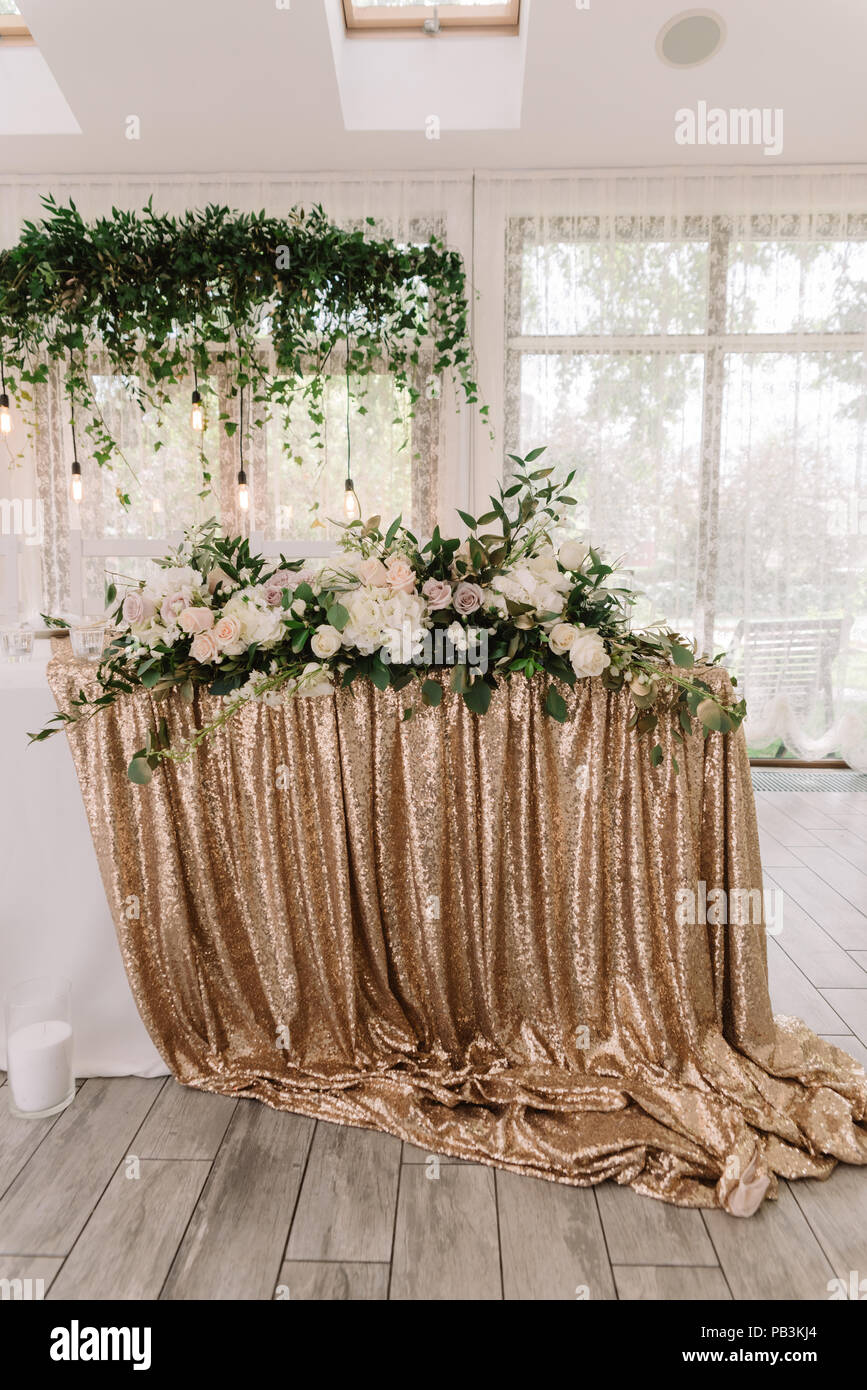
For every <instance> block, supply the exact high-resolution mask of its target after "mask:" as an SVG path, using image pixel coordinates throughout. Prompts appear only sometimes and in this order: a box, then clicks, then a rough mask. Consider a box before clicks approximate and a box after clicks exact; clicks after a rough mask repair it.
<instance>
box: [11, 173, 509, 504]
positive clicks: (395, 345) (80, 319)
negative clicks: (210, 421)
mask: <svg viewBox="0 0 867 1390" xmlns="http://www.w3.org/2000/svg"><path fill="white" fill-rule="evenodd" d="M43 205H44V207H45V216H44V217H43V218H42V219H41V220H39V221H36V222H26V223H25V224H24V228H23V231H22V234H21V237H20V240H19V241H18V243H17V244H16V245H15V246H13V247H11V248H9V249H7V250H0V356H2V359H3V361H4V364H5V371H6V380H7V389H8V390H9V391H10V392H11V394H13V395H14V396H15V397H16V398H17V400H18V401H19V404H20V403H21V402H24V407H25V412H26V409H27V408H28V406H29V405H30V404H32V392H31V389H30V388H31V387H33V386H35V385H39V384H41V383H44V382H45V381H47V379H48V373H49V370H50V365H51V363H52V362H53V361H56V362H62V363H63V364H64V383H65V390H66V392H67V394H68V395H69V397H70V401H71V403H73V404H74V405H75V406H77V407H80V408H81V413H82V415H83V416H84V417H85V419H86V424H85V426H84V428H85V430H86V431H87V433H88V434H89V435H90V437H91V449H92V454H93V457H94V459H95V460H96V462H97V463H99V464H100V465H101V466H103V467H105V466H111V465H113V463H114V461H115V460H116V459H117V458H118V457H119V456H120V457H122V455H121V451H120V448H119V445H118V442H117V441H116V439H115V438H114V436H113V435H112V432H111V430H110V428H109V426H108V423H107V422H106V420H105V418H104V416H103V414H102V412H101V410H100V406H99V402H98V400H97V399H96V396H95V393H94V389H93V384H92V381H91V378H90V374H89V372H88V370H87V358H88V354H89V353H90V352H93V351H98V352H100V353H101V354H102V355H103V358H104V360H105V361H106V363H107V368H108V370H109V371H110V372H111V373H112V374H113V375H114V376H115V377H117V378H118V379H120V380H121V381H122V382H123V384H124V387H125V389H126V390H127V392H128V393H129V395H130V397H132V398H133V399H134V400H135V401H136V402H137V403H138V405H139V407H140V408H141V410H142V411H154V412H155V414H156V419H157V421H158V422H159V421H160V420H161V419H162V416H163V412H164V410H165V408H166V406H167V405H168V404H169V402H170V401H171V400H172V398H173V397H172V392H173V388H176V387H178V386H179V385H180V384H181V383H182V382H185V381H188V380H189V377H190V376H191V375H192V374H193V373H194V372H195V373H196V374H197V376H198V380H199V386H200V389H201V390H202V391H203V393H204V392H206V391H210V392H211V393H213V386H212V385H211V382H210V380H209V378H211V377H212V376H213V375H214V373H215V369H216V368H223V369H225V370H226V375H227V379H228V381H229V394H230V396H236V395H237V393H238V392H239V391H240V390H241V388H242V387H243V388H245V390H248V391H249V398H250V400H251V402H252V406H253V409H252V410H251V412H250V415H251V426H261V425H263V424H264V423H265V422H266V421H267V420H268V419H270V418H272V416H273V415H274V413H275V412H278V413H279V415H280V417H281V418H282V420H283V422H284V424H286V425H288V419H289V412H290V409H291V408H292V406H293V405H294V404H295V403H296V402H297V401H298V400H299V399H302V400H303V402H304V404H305V406H306V409H307V411H308V413H309V416H310V419H311V421H312V423H313V426H314V432H315V435H314V437H315V442H316V443H317V444H318V445H319V446H320V447H321V445H322V434H321V427H322V425H323V423H324V399H323V397H324V392H325V388H326V386H327V383H328V381H329V380H330V378H331V375H332V373H331V370H330V367H331V365H332V364H334V368H335V371H334V374H335V375H340V376H341V377H345V378H346V379H347V381H348V380H349V379H350V378H351V379H352V382H353V386H352V388H351V390H352V395H353V397H354V398H355V399H356V400H358V401H361V402H363V397H364V394H365V378H366V377H368V376H370V375H371V374H372V373H375V372H381V371H382V370H383V365H384V364H386V365H387V368H388V370H389V371H390V372H391V374H392V376H393V379H394V381H395V384H396V386H397V387H398V389H400V390H402V391H404V392H406V394H407V397H408V399H409V401H410V408H411V410H412V408H413V407H414V406H415V404H416V402H417V401H418V399H419V396H420V395H421V389H420V385H419V372H420V370H421V363H422V361H423V357H424V361H425V364H426V365H427V368H428V370H429V372H430V374H431V375H432V377H433V381H434V383H438V381H439V379H440V378H441V377H442V376H443V375H450V376H451V378H452V379H453V381H454V382H455V384H456V386H457V388H458V393H459V395H460V396H462V397H463V398H464V399H465V400H466V401H467V402H471V403H475V402H477V400H478V390H477V387H476V384H475V381H474V379H473V361H472V350H471V346H470V341H469V333H468V306H467V295H466V276H465V272H464V266H463V262H462V259H461V257H460V255H459V254H458V253H457V252H456V251H452V250H449V249H448V248H447V247H446V246H445V245H444V243H443V242H442V241H441V240H440V239H439V238H437V237H435V236H432V237H431V238H430V240H429V241H428V242H426V243H425V244H424V245H421V246H416V245H401V244H398V243H397V242H395V241H393V240H383V239H380V238H376V237H374V236H373V234H372V233H371V230H370V229H371V227H373V226H374V225H375V224H374V219H373V218H368V219H367V221H366V224H365V226H364V227H362V228H355V229H352V230H346V229H343V228H341V227H338V226H335V225H334V224H333V223H332V222H330V221H329V219H328V217H327V216H326V214H325V212H324V210H323V209H322V207H320V206H315V207H313V208H311V209H309V210H307V211H305V210H303V209H301V208H294V209H293V210H292V211H291V212H290V213H289V215H288V216H287V217H285V218H278V217H268V216H266V215H265V213H264V212H258V213H242V212H237V211H233V210H231V209H230V208H228V207H221V206H218V205H216V204H211V205H209V206H208V207H206V208H204V209H202V210H196V211H189V212H185V213H184V214H183V215H182V216H180V217H172V216H170V215H167V214H162V213H157V212H154V210H153V207H152V205H151V202H148V204H147V205H146V207H145V208H144V209H143V210H142V211H141V212H132V211H124V210H120V209H117V208H113V209H112V212H111V216H110V217H100V218H97V219H95V220H93V221H86V220H85V219H84V218H83V217H82V215H81V213H80V212H79V211H78V209H77V207H76V206H75V204H74V203H73V202H72V201H70V202H69V203H68V204H59V203H57V202H56V201H55V200H54V199H53V198H52V197H46V198H44V199H43ZM269 340H270V344H271V346H272V348H273V360H274V364H275V366H274V370H270V369H269V366H268V360H267V359H268V354H267V353H266V352H265V351H264V348H265V347H266V345H267V344H268V342H269ZM338 344H343V351H342V353H335V348H337V346H338ZM339 357H343V360H342V361H340V362H336V361H335V359H336V358H339ZM434 389H437V388H436V386H435V387H434ZM359 409H361V410H362V411H363V409H364V406H363V403H362V404H361V405H360V406H359ZM481 410H482V413H486V412H487V407H484V406H483V407H481ZM231 416H232V412H231V411H223V412H222V413H221V414H220V420H221V423H222V426H223V428H224V429H225V431H226V433H227V434H230V435H231V434H234V433H235V432H236V430H237V428H238V421H237V420H235V419H232V418H231ZM285 433H286V432H285V431H284V435H285ZM287 447H288V445H287ZM119 495H121V500H125V499H124V494H122V492H121V490H119Z"/></svg>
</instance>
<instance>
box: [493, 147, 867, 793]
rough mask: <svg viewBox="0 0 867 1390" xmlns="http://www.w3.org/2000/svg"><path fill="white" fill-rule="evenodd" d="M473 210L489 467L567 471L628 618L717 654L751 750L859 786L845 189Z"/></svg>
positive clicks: (563, 192) (863, 636) (558, 193)
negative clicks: (491, 406)
mask: <svg viewBox="0 0 867 1390" xmlns="http://www.w3.org/2000/svg"><path fill="white" fill-rule="evenodd" d="M476 203H477V228H478V227H479V226H480V225H483V224H484V225H487V226H488V227H490V228H498V229H500V231H501V233H502V241H501V242H500V241H494V240H493V239H491V240H489V242H488V244H489V245H491V244H493V245H494V246H495V247H497V248H498V250H497V254H495V255H494V257H493V258H492V260H491V261H490V262H489V263H488V264H487V265H486V266H485V267H481V266H479V267H478V272H479V278H477V287H478V288H479V289H480V290H481V292H482V303H483V304H484V301H485V298H486V297H487V296H490V297H492V298H493V297H494V296H495V295H496V293H497V286H498V284H500V283H503V282H504V283H505V286H506V289H505V306H504V314H503V329H502V341H501V343H500V344H499V345H498V344H497V343H496V342H495V341H494V340H493V339H494V336H495V335H493V334H489V337H488V339H487V341H486V343H485V342H483V341H482V340H477V342H478V348H479V352H480V354H483V353H485V349H486V348H487V352H488V353H489V354H490V355H491V356H496V355H497V351H498V348H499V355H500V357H501V360H502V363H503V383H504V384H503V389H502V392H501V394H500V396H499V398H498V400H497V403H496V404H497V409H496V410H495V418H496V420H497V422H498V423H499V426H500V428H501V430H502V432H503V436H504V439H505V444H506V449H507V451H509V452H513V453H518V454H522V453H524V452H526V451H527V450H528V449H529V448H532V447H533V446H534V445H536V444H544V443H547V444H548V446H549V455H548V456H547V458H548V461H550V462H553V463H555V464H556V467H557V470H558V472H560V473H565V472H566V471H567V470H571V469H573V468H574V469H576V470H577V472H576V478H575V484H574V488H573V491H574V492H575V495H576V496H577V497H578V499H579V504H580V505H579V507H578V508H577V509H576V517H575V523H574V526H575V529H576V530H577V531H578V532H579V533H580V534H582V535H587V536H589V537H591V538H592V539H593V540H594V542H595V543H596V544H598V545H600V546H601V547H603V548H605V549H606V550H607V551H608V552H609V553H611V554H613V555H616V556H622V557H624V559H625V562H626V564H627V565H628V567H629V569H630V571H631V574H632V579H633V582H634V585H635V587H636V588H637V589H640V590H643V591H644V593H645V594H646V598H645V599H644V600H642V601H641V603H640V604H639V607H638V610H637V611H638V614H639V616H640V618H641V619H642V620H644V621H647V620H653V619H655V618H665V619H668V620H669V621H670V622H671V623H672V625H674V626H677V627H679V628H680V629H682V630H683V631H685V632H687V633H689V634H690V635H691V636H694V637H696V638H697V639H698V641H699V642H700V643H701V644H702V646H703V647H704V648H705V649H706V650H713V651H714V652H717V651H723V652H725V653H726V654H727V656H726V661H727V663H728V664H729V665H730V666H731V668H732V669H733V670H734V671H735V672H736V673H737V674H738V675H739V677H740V681H741V685H742V687H743V690H744V693H745V694H746V696H747V699H748V701H749V704H750V717H749V720H748V724H747V735H748V741H749V743H750V748H751V752H753V753H754V754H767V755H771V756H776V755H778V754H780V753H789V754H795V755H798V756H800V757H805V758H811V759H812V758H820V757H825V756H831V755H842V756H843V757H844V758H846V759H847V761H849V762H850V763H851V764H852V765H853V766H857V767H867V596H865V579H864V561H865V551H867V543H865V537H867V477H865V464H867V459H865V431H867V389H865V388H867V353H865V348H867V179H865V177H864V176H863V175H861V174H854V173H853V174H846V173H836V174H835V173H830V174H824V175H818V174H800V175H797V174H796V175H791V176H788V177H786V176H774V177H768V176H764V175H761V174H744V175H739V174H734V175H731V174H727V175H717V176H696V177H693V176H687V177H684V176H681V177H675V176H670V177H665V176H662V175H655V174H654V175H648V174H644V175H635V176H616V177H615V176H611V177H603V176H587V177H569V176H562V177H560V176H547V177H545V178H538V179H528V178H514V179H501V178H496V177H494V176H491V178H490V179H488V180H485V181H482V182H480V184H479V185H478V187H477V199H476ZM500 247H501V248H502V250H501V252H500V250H499V248H500ZM494 307H495V308H497V307H499V306H496V305H495V306H494ZM481 317H482V315H480V319H481ZM483 385H484V386H487V385H488V381H486V380H483Z"/></svg>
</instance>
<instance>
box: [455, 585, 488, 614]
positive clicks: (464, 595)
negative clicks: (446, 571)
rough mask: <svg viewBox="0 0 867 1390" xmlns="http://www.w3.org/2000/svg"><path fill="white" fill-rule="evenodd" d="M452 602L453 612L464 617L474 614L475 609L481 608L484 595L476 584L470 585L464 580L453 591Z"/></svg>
mask: <svg viewBox="0 0 867 1390" xmlns="http://www.w3.org/2000/svg"><path fill="white" fill-rule="evenodd" d="M453 601H454V605H455V612H456V613H460V614H462V615H463V616H464V617H466V615H467V613H475V611H476V609H477V608H481V606H482V604H483V603H484V601H485V595H484V593H483V592H482V590H481V589H480V588H479V586H478V584H470V583H468V582H467V581H466V580H465V579H464V580H462V581H461V583H460V584H459V585H458V587H457V588H456V589H455V596H454V600H453Z"/></svg>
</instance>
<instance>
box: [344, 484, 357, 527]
mask: <svg viewBox="0 0 867 1390" xmlns="http://www.w3.org/2000/svg"><path fill="white" fill-rule="evenodd" d="M343 515H344V516H345V517H346V520H347V521H360V520H361V503H360V502H359V500H358V497H357V496H356V493H355V488H354V487H353V486H352V479H351V478H347V479H346V488H345V490H344V493H343Z"/></svg>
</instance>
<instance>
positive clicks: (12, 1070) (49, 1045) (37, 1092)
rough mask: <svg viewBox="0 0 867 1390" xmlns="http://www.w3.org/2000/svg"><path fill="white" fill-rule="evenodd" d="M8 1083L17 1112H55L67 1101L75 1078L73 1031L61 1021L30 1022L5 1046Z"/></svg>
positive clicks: (54, 1019)
mask: <svg viewBox="0 0 867 1390" xmlns="http://www.w3.org/2000/svg"><path fill="white" fill-rule="evenodd" d="M6 1055H7V1067H8V1071H9V1076H8V1081H9V1086H10V1088H11V1090H12V1099H13V1101H14V1102H15V1105H16V1107H17V1109H19V1110H21V1111H22V1112H25V1113H28V1114H29V1113H30V1112H33V1111H40V1110H53V1109H54V1107H55V1106H57V1105H62V1104H63V1102H64V1101H65V1100H68V1098H69V1095H70V1093H71V1091H72V1088H73V1085H74V1081H73V1075H72V1029H71V1027H70V1026H69V1024H68V1023H65V1022H64V1021H63V1020H62V1019H57V1018H49V1019H46V1020H45V1021H44V1022H42V1023H27V1024H25V1025H24V1027H23V1028H17V1029H16V1030H15V1032H14V1033H10V1035H9V1038H8V1040H7V1044H6Z"/></svg>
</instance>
